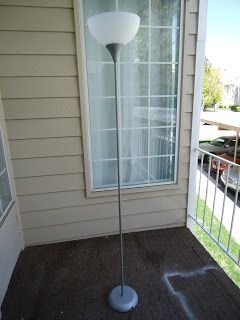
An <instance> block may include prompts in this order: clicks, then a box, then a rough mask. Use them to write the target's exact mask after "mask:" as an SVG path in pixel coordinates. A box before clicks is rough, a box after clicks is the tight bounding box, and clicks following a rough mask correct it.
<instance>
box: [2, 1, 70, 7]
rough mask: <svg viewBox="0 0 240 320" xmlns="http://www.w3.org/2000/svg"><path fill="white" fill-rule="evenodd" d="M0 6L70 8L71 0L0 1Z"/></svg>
mask: <svg viewBox="0 0 240 320" xmlns="http://www.w3.org/2000/svg"><path fill="white" fill-rule="evenodd" d="M0 5H7V6H26V7H49V8H51V7H53V8H72V7H73V3H72V0H0Z"/></svg>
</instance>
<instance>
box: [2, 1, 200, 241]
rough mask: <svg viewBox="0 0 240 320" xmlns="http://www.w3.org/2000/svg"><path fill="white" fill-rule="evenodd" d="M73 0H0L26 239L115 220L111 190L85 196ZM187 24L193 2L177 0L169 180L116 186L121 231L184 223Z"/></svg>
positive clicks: (190, 79)
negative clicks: (175, 122)
mask: <svg viewBox="0 0 240 320" xmlns="http://www.w3.org/2000/svg"><path fill="white" fill-rule="evenodd" d="M73 7H74V5H73V2H72V1H71V0H49V1H40V0H0V43H1V46H0V89H1V91H2V98H3V104H4V110H5V115H6V125H7V131H8V138H9V145H10V151H11V158H12V163H13V170H14V176H15V182H16V189H17V195H18V199H19V206H20V212H21V219H22V225H23V232H24V237H25V242H26V244H27V245H32V244H38V243H48V242H57V241H65V240H71V239H78V238H87V237H95V236H100V235H106V234H112V233H115V232H117V229H118V218H117V202H116V197H115V196H114V195H112V194H111V193H110V194H105V195H104V196H98V197H94V196H93V197H92V196H91V197H89V196H87V195H86V184H85V176H86V175H85V172H84V154H83V153H84V152H83V141H82V128H81V120H82V119H81V115H82V112H81V111H82V110H81V108H84V106H81V107H80V96H79V81H78V80H79V79H80V82H81V74H80V75H79V78H78V68H77V54H76V36H75V25H74V8H73ZM197 23H198V1H197V0H187V1H185V13H184V32H183V53H182V59H183V66H182V81H181V97H180V101H181V103H180V104H181V111H180V134H179V160H178V170H179V175H178V183H177V185H173V186H172V185H170V186H163V187H161V188H160V189H159V190H158V189H156V188H152V189H149V190H150V191H146V190H145V189H143V190H142V191H143V192H136V193H135V192H131V193H127V194H124V197H123V199H124V204H123V211H124V217H123V228H124V231H126V232H130V231H138V230H145V229H155V228H165V227H173V226H182V225H185V224H186V216H187V215H186V210H187V200H188V199H187V197H188V196H187V192H188V177H189V158H190V155H189V153H190V141H191V120H192V108H193V94H194V90H193V89H194V73H195V55H196V41H197ZM84 142H85V143H86V141H84ZM86 161H88V159H85V163H86ZM149 188H151V187H149Z"/></svg>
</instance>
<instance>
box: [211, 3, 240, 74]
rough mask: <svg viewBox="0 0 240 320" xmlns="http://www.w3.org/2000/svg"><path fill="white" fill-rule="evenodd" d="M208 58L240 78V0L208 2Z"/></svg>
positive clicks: (215, 64)
mask: <svg viewBox="0 0 240 320" xmlns="http://www.w3.org/2000/svg"><path fill="white" fill-rule="evenodd" d="M206 57H207V58H208V59H209V60H210V62H211V63H212V64H213V65H214V66H215V67H218V68H220V69H222V70H224V69H227V70H228V71H229V73H231V74H232V76H233V77H234V76H240V0H208V17H207V35H206Z"/></svg>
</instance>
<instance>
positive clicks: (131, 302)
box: [108, 286, 138, 312]
mask: <svg viewBox="0 0 240 320" xmlns="http://www.w3.org/2000/svg"><path fill="white" fill-rule="evenodd" d="M137 303H138V295H137V293H136V291H135V290H134V289H132V288H130V287H128V286H123V295H122V296H121V286H117V287H115V288H113V289H112V291H111V292H110V293H109V296H108V304H109V306H110V307H111V308H112V309H113V310H114V311H118V312H128V311H130V310H131V309H133V308H135V307H136V305H137Z"/></svg>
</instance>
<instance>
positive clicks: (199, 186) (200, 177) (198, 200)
mask: <svg viewBox="0 0 240 320" xmlns="http://www.w3.org/2000/svg"><path fill="white" fill-rule="evenodd" d="M203 158H204V153H203V152H202V155H201V169H200V176H199V185H198V199H197V210H196V219H198V210H199V202H200V190H201V180H202V170H203Z"/></svg>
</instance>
